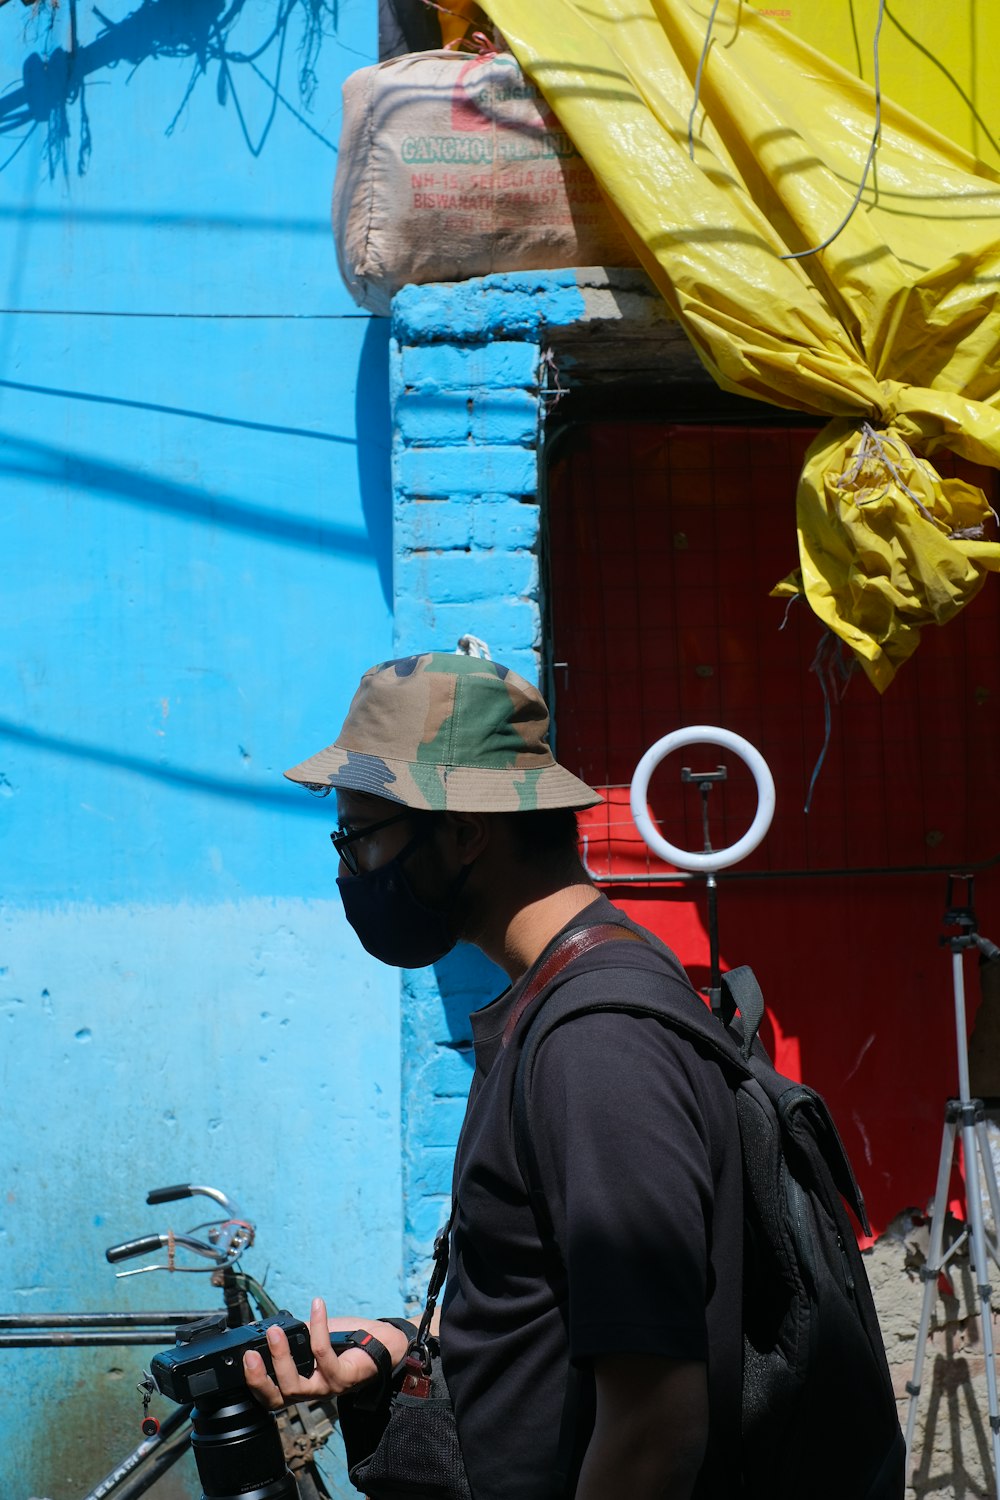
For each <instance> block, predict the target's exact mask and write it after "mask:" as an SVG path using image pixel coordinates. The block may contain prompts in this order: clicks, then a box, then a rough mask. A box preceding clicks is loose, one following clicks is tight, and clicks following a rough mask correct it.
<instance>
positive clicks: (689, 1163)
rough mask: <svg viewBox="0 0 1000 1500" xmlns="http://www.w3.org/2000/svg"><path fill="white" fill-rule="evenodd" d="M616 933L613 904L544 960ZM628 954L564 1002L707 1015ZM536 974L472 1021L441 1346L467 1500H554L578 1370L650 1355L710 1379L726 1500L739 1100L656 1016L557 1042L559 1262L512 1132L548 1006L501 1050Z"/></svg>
mask: <svg viewBox="0 0 1000 1500" xmlns="http://www.w3.org/2000/svg"><path fill="white" fill-rule="evenodd" d="M606 922H618V923H621V924H622V925H625V926H633V924H632V923H630V922H628V920H627V918H625V917H624V915H623V914H622V913H621V912H619V911H618V910H617V909H616V908H615V907H614V906H612V905H611V903H610V902H609V901H607V900H606V899H605V898H604V897H600V898H598V899H597V900H595V901H594V903H593V904H592V905H591V906H588V907H587V908H586V910H585V911H584V912H582V913H581V914H580V915H579V916H578V917H577V918H576V919H575V920H574V921H573V922H571V923H569V924H568V925H567V927H566V928H565V929H564V930H563V932H562V933H560V934H559V935H558V937H557V938H556V939H554V941H553V944H552V945H550V947H551V946H554V945H555V943H556V942H558V940H559V938H561V937H563V936H564V935H565V934H566V933H567V932H570V931H574V930H576V929H577V928H581V927H589V926H592V925H595V924H597V923H606ZM635 930H637V931H642V929H641V928H638V929H635ZM651 941H653V942H654V943H655V941H656V940H655V939H651ZM625 946H626V945H624V944H613V945H612V944H609V945H607V947H605V948H602V949H597V950H595V953H596V954H599V955H601V957H600V959H599V960H595V955H594V954H590V955H588V956H587V957H584V958H581V959H578V960H576V961H575V962H574V965H573V970H572V974H571V975H570V977H568V978H566V979H565V980H563V981H562V987H563V989H564V991H565V989H566V988H568V987H569V986H572V987H573V990H574V993H575V994H578V995H579V996H580V998H581V999H583V1000H586V999H587V998H588V997H590V996H593V997H594V998H598V997H601V996H604V997H607V995H608V993H609V986H610V987H613V988H614V989H615V990H616V991H617V997H618V998H623V997H627V998H634V999H636V1000H638V997H639V994H640V988H641V986H642V985H644V984H647V983H655V984H658V985H663V984H664V983H666V984H674V985H676V986H677V987H678V989H679V990H680V991H682V992H683V994H684V997H685V1002H689V1003H690V1004H692V1005H700V1004H702V1003H703V1002H702V1001H701V1000H700V999H699V998H698V997H697V996H696V995H695V994H694V992H693V990H692V989H691V986H690V984H689V982H688V980H687V978H686V976H685V975H684V971H683V969H682V968H681V966H680V964H679V963H678V962H677V960H676V959H675V958H673V955H670V958H671V960H672V964H673V965H674V966H675V971H674V974H673V977H671V975H670V973H669V972H667V973H665V974H664V975H661V976H651V975H648V974H646V973H644V972H642V971H639V970H637V969H635V968H632V969H629V968H628V966H627V964H628V960H627V954H622V953H621V950H622V949H624V948H625ZM611 948H614V949H616V950H618V952H619V954H621V958H620V969H619V971H618V972H617V973H616V968H615V966H614V965H615V963H616V960H615V959H614V958H612V957H609V950H610V949H611ZM547 951H549V950H547ZM664 951H666V950H664ZM528 977H529V976H527V975H526V976H524V978H523V979H521V980H520V981H519V982H518V983H517V984H516V985H514V986H513V987H512V988H511V989H509V990H508V991H506V993H505V994H503V995H501V996H500V998H499V999H497V1000H494V1001H493V1002H492V1004H490V1005H488V1006H486V1007H485V1008H484V1009H483V1010H481V1011H478V1012H476V1013H475V1014H474V1015H473V1017H472V1028H473V1038H474V1042H475V1053H476V1071H475V1076H474V1078H473V1083H472V1089H471V1092H470V1097H469V1104H468V1109H467V1112H466V1117H465V1123H464V1125H463V1127H462V1133H461V1136H460V1139H459V1145H458V1155H457V1159H456V1170H455V1193H456V1199H457V1212H456V1216H455V1223H454V1227H453V1232H452V1251H451V1262H450V1269H449V1275H448V1285H447V1289H446V1293H445V1299H444V1306H443V1316H442V1339H441V1344H442V1357H443V1361H444V1369H445V1375H446V1377H447V1380H448V1386H449V1390H450V1392H451V1397H452V1401H453V1403H454V1407H455V1415H456V1420H457V1423H458V1429H459V1436H460V1438H461V1443H462V1451H463V1454H464V1456H465V1463H466V1469H467V1472H468V1475H469V1482H470V1484H471V1486H472V1491H473V1495H474V1496H475V1500H549V1496H550V1495H551V1475H552V1471H553V1468H554V1465H555V1462H556V1456H557V1451H558V1446H559V1425H560V1420H561V1417H562V1411H563V1401H564V1394H565V1386H566V1374H567V1370H568V1366H569V1361H570V1360H571V1359H572V1360H573V1361H576V1362H579V1364H580V1365H581V1366H583V1367H584V1369H586V1367H587V1364H588V1362H589V1361H590V1360H591V1359H592V1358H593V1357H594V1356H595V1355H601V1354H612V1353H645V1354H654V1355H660V1356H664V1357H668V1358H677V1359H686V1360H703V1361H705V1362H706V1363H707V1366H708V1385H709V1408H710V1419H709V1420H710V1430H709V1444H708V1453H707V1457H706V1461H705V1465H704V1467H703V1470H702V1474H701V1477H700V1480H699V1484H698V1488H697V1490H696V1494H697V1495H698V1497H699V1500H732V1497H733V1496H734V1495H736V1494H737V1493H738V1490H739V1481H738V1474H739V1431H740V1388H741V1378H742V1377H741V1372H742V1328H741V1320H740V1307H741V1269H742V1264H741V1255H742V1224H743V1197H742V1191H743V1190H742V1168H741V1158H740V1150H739V1138H738V1133H737V1124H736V1111H735V1104H734V1100H733V1096H732V1092H731V1090H730V1088H729V1086H728V1084H727V1083H726V1080H725V1078H724V1077H723V1075H722V1072H721V1070H720V1068H719V1066H718V1065H717V1063H715V1062H714V1061H712V1060H711V1059H710V1058H709V1057H708V1056H707V1055H703V1054H702V1053H701V1051H700V1049H699V1048H698V1047H697V1046H696V1045H694V1044H693V1043H692V1042H690V1041H688V1040H685V1039H684V1038H682V1037H680V1036H679V1035H678V1034H677V1033H676V1032H675V1031H673V1030H672V1029H671V1028H670V1027H669V1026H667V1025H665V1024H664V1023H662V1022H661V1021H659V1020H657V1019H656V1018H654V1017H650V1016H640V1015H635V1014H629V1013H620V1012H616V1013H600V1014H591V1015H586V1016H577V1017H574V1018H572V1019H571V1020H570V1021H568V1022H567V1023H566V1024H564V1025H561V1026H559V1027H558V1028H557V1029H556V1030H554V1031H553V1032H552V1033H551V1034H550V1035H549V1036H548V1037H546V1038H545V1040H544V1041H543V1042H542V1044H541V1046H540V1048H539V1050H538V1055H537V1060H536V1065H535V1072H534V1077H533V1081H532V1088H531V1098H530V1122H531V1136H532V1141H533V1144H534V1149H535V1154H536V1157H537V1160H538V1167H539V1172H540V1176H541V1180H542V1185H543V1187H544V1189H545V1196H546V1202H547V1205H548V1209H549V1214H550V1216H551V1220H552V1226H553V1230H554V1233H555V1238H556V1242H557V1245H558V1248H559V1258H558V1259H557V1258H555V1257H554V1256H553V1254H552V1250H551V1246H547V1245H546V1244H545V1243H544V1241H543V1239H542V1238H541V1237H540V1235H539V1231H538V1228H537V1225H536V1221H535V1217H534V1214H533V1212H532V1208H531V1205H530V1202H529V1199H528V1194H527V1191H526V1188H525V1184H524V1180H523V1177H522V1174H521V1172H520V1170H519V1167H518V1164H517V1159H516V1155H515V1149H514V1140H513V1134H512V1125H511V1100H512V1095H513V1087H514V1074H515V1071H516V1067H517V1062H518V1058H519V1055H520V1048H521V1044H522V1043H523V1040H524V1036H525V1033H526V1030H527V1028H528V1026H529V1025H530V1023H531V1021H532V1019H533V1017H534V1016H535V1015H536V1014H537V1013H538V1010H539V1007H540V1006H542V1005H544V1003H545V998H546V991H543V992H542V994H541V995H540V996H539V997H538V998H537V999H536V1000H535V1001H534V1002H533V1003H532V1004H531V1005H529V1007H528V1009H527V1011H526V1013H525V1015H524V1016H523V1017H522V1018H521V1020H520V1021H519V1022H518V1025H517V1028H516V1029H515V1031H514V1034H513V1037H512V1039H511V1042H510V1045H509V1046H508V1047H506V1048H504V1047H502V1045H501V1036H502V1033H503V1029H504V1026H505V1024H506V1021H507V1018H508V1016H509V1015H510V1012H511V1010H512V1009H513V1007H514V1006H515V1005H516V1003H517V999H518V996H519V995H520V993H521V992H522V990H523V988H524V985H525V983H526V982H527V980H528ZM560 1262H561V1263H560ZM581 1420H582V1421H586V1416H585V1415H584V1416H581ZM585 1436H586V1434H584V1437H585Z"/></svg>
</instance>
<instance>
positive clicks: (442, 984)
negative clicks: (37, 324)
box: [390, 271, 583, 1302]
mask: <svg viewBox="0 0 1000 1500" xmlns="http://www.w3.org/2000/svg"><path fill="white" fill-rule="evenodd" d="M582 312H583V298H582V294H581V292H580V290H579V288H578V286H577V279H576V276H575V274H574V272H572V271H555V272H530V273H523V272H521V273H514V274H510V275H502V276H487V277H482V278H477V279H476V280H472V281H466V282H461V283H458V284H457V285H449V286H424V287H416V286H410V287H405V288H404V289H403V291H401V292H400V293H399V295H398V296H397V297H396V298H395V301H394V303H393V312H392V338H391V344H390V361H391V389H392V408H393V423H392V428H393V491H394V493H393V525H394V547H393V555H394V570H395V571H394V578H393V599H394V619H395V643H396V648H397V651H398V653H399V654H400V655H405V654H406V653H408V652H410V651H421V650H428V649H432V650H439V651H454V650H455V649H456V646H457V643H458V640H459V637H460V636H463V635H466V634H470V635H474V636H478V637H479V638H480V639H481V640H483V641H485V642H486V643H487V644H488V645H489V648H490V652H491V654H492V655H493V656H494V657H495V658H496V659H497V660H498V661H502V662H505V663H506V665H507V666H510V667H513V668H514V670H515V671H518V672H520V673H521V675H522V676H524V677H527V678H528V679H529V680H530V681H532V682H537V681H538V677H539V667H540V653H541V646H542V628H541V600H540V597H539V560H538V554H539V530H540V526H539V521H540V518H539V485H538V474H539V450H540V441H541V432H542V422H541V415H542V413H541V406H542V403H541V399H540V384H539V382H540V370H541V366H542V353H543V349H544V346H545V341H546V336H547V332H546V331H547V330H548V329H550V328H552V327H554V326H563V325H566V324H570V323H574V322H576V321H577V320H578V319H579V318H580V316H581V315H582ZM505 984H506V979H505V976H504V975H503V974H501V973H500V971H499V970H497V969H495V968H494V967H493V965H492V964H489V963H488V962H487V961H486V960H484V959H483V958H481V957H480V955H479V954H478V953H476V952H475V951H474V950H470V949H468V948H460V949H458V950H456V952H455V953H453V954H451V955H449V957H448V958H446V959H445V960H444V961H443V962H442V963H440V964H437V965H435V966H434V968H432V969H422V970H419V971H414V972H410V973H407V974H405V975H404V976H403V1006H402V1014H403V1020H402V1057H403V1063H402V1067H403V1080H402V1100H403V1124H402V1129H403V1142H402V1145H403V1192H404V1214H405V1249H404V1280H405V1288H404V1290H405V1293H406V1295H407V1297H408V1299H409V1300H410V1301H411V1302H412V1301H416V1300H417V1299H419V1298H420V1297H421V1296H422V1293H423V1289H424V1281H425V1278H426V1268H427V1262H428V1256H429V1253H430V1249H431V1245H432V1243H433V1239H434V1235H435V1233H436V1232H437V1230H438V1228H439V1227H440V1225H441V1224H442V1223H443V1222H444V1220H445V1218H446V1216H447V1211H448V1202H449V1197H450V1192H451V1171H452V1162H453V1158H454V1152H455V1143H456V1140H457V1137H458V1130H459V1127H460V1125H461V1121H462V1114H463V1112H464V1109H465V1099H466V1095H467V1093H468V1088H469V1083H470V1081H471V1077H472V1063H471V1055H470V1052H469V1050H468V1038H469V1024H468V1016H469V1012H470V1010H473V1009H475V1008H476V1006H478V1005H481V1004H483V1003H484V1001H486V1000H488V999H490V998H491V997H492V996H493V995H496V994H498V993H499V992H500V991H501V990H502V989H503V988H504V986H505Z"/></svg>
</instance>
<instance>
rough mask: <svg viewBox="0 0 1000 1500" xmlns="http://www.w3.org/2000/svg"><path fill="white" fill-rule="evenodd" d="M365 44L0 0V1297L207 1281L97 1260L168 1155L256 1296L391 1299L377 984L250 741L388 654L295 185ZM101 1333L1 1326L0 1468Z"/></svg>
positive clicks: (331, 711)
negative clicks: (247, 1247) (233, 1219)
mask: <svg viewBox="0 0 1000 1500" xmlns="http://www.w3.org/2000/svg"><path fill="white" fill-rule="evenodd" d="M311 15H312V16H313V19H315V18H316V17H318V19H319V21H320V23H321V30H322V35H319V34H318V33H317V32H316V30H315V26H314V24H313V21H311V20H310V16H311ZM310 42H311V43H313V44H314V45H313V47H312V52H311V53H310V50H309V44H310ZM316 44H318V45H316ZM304 48H305V50H304ZM375 50H376V5H375V0H353V3H352V0H326V3H325V5H322V6H319V7H318V8H317V7H313V6H309V7H307V5H306V3H305V0H282V3H279V0H269V3H266V4H265V3H252V0H243V3H241V0H236V3H235V4H233V5H231V6H229V7H226V6H223V5H220V4H215V3H214V0H143V3H142V4H140V5H138V6H135V5H134V4H133V5H130V4H129V3H120V0H119V3H115V0H107V3H105V4H103V5H102V6H101V8H100V14H98V11H97V10H96V9H94V8H92V7H90V6H87V7H84V6H83V5H81V4H77V3H76V0H62V3H61V4H60V6H59V7H58V8H57V9H53V8H52V6H51V4H50V3H49V0H40V4H39V5H38V7H37V8H36V9H35V11H31V10H26V9H25V8H24V7H22V6H20V5H10V6H9V7H4V8H3V9H0V58H2V59H3V62H2V64H0V90H2V92H0V222H2V224H3V233H2V237H0V307H2V316H0V526H2V532H0V534H2V537H3V569H2V572H3V587H2V590H0V838H2V850H3V853H2V876H0V1017H2V1021H3V1025H2V1029H0V1035H2V1049H0V1070H2V1091H0V1100H2V1110H3V1121H4V1125H3V1132H4V1133H3V1140H4V1162H5V1171H4V1178H5V1181H4V1194H3V1201H2V1204H0V1305H2V1309H3V1310H8V1311H19V1312H20V1311H23V1312H27V1313H31V1312H41V1311H50V1310H58V1309H67V1310H68V1309H76V1310H84V1309H90V1310H99V1309H101V1308H105V1307H124V1306H127V1305H130V1304H131V1305H134V1306H146V1307H148V1306H159V1307H163V1306H170V1305H188V1306H192V1305H194V1306H206V1305H211V1300H212V1299H211V1295H210V1289H209V1287H208V1286H207V1283H206V1280H205V1279H204V1278H192V1277H189V1278H181V1277H174V1278H172V1279H169V1280H168V1278H166V1277H165V1276H161V1277H157V1278H154V1277H145V1278H139V1280H138V1281H132V1282H119V1283H116V1282H115V1280H114V1277H113V1274H112V1271H111V1269H110V1268H109V1267H108V1266H107V1265H106V1264H105V1262H104V1259H103V1250H104V1247H105V1246H106V1245H107V1244H108V1243H110V1242H112V1241H114V1240H117V1239H123V1238H126V1237H128V1236H130V1235H131V1234H133V1233H136V1232H139V1231H143V1230H152V1229H165V1228H166V1227H167V1225H168V1223H170V1222H171V1218H172V1219H173V1223H174V1225H175V1227H178V1228H183V1227H185V1225H186V1224H188V1223H190V1222H191V1221H192V1220H195V1219H197V1218H198V1217H200V1215H199V1213H198V1212H197V1211H194V1210H193V1209H188V1210H185V1209H184V1208H183V1207H182V1208H181V1209H180V1210H179V1211H175V1213H174V1215H171V1214H169V1213H168V1212H167V1211H165V1210H162V1209H161V1210H156V1211H154V1210H151V1209H147V1208H146V1207H145V1205H144V1196H145V1191H146V1189H147V1188H148V1187H149V1186H151V1185H156V1184H160V1183H168V1182H173V1181H178V1180H185V1179H194V1180H199V1181H202V1182H208V1183H213V1184H218V1185H220V1186H222V1187H224V1188H226V1189H227V1190H228V1191H230V1192H231V1193H232V1194H233V1195H234V1196H235V1197H236V1199H237V1200H238V1202H239V1203H240V1204H241V1206H242V1207H243V1208H244V1209H245V1211H246V1212H247V1213H248V1214H250V1215H251V1216H252V1217H253V1218H254V1219H255V1221H256V1222H257V1225H258V1232H259V1244H258V1246H257V1247H255V1248H254V1249H253V1250H252V1251H251V1252H250V1253H249V1255H248V1256H247V1258H246V1265H247V1269H250V1270H255V1271H256V1272H257V1273H258V1274H260V1275H262V1274H263V1273H264V1271H265V1270H266V1269H267V1268H268V1267H270V1285H271V1286H272V1288H273V1289H274V1291H275V1293H276V1295H277V1296H278V1298H279V1300H280V1301H281V1302H283V1303H284V1304H285V1305H288V1306H290V1307H292V1308H293V1309H295V1310H296V1311H299V1310H302V1309H304V1308H307V1307H308V1298H309V1296H310V1295H311V1294H312V1293H313V1292H314V1291H324V1292H326V1293H327V1294H328V1295H329V1297H330V1298H331V1300H332V1302H333V1303H335V1304H336V1305H338V1306H342V1307H344V1308H352V1309H354V1308H356V1309H359V1310H368V1311H369V1312H371V1311H384V1310H386V1307H387V1305H388V1306H394V1305H397V1304H398V1300H399V1296H400V1278H401V1248H400V1246H401V1240H400V1192H401V1177H400V1151H399V1140H400V1088H399V1075H400V1061H399V985H398V980H397V978H396V976H395V975H394V974H393V973H392V972H391V971H388V970H385V969H382V968H380V967H379V966H378V965H376V964H374V963H372V962H370V961H369V960H368V959H367V957H366V956H365V955H364V954H363V953H361V952H360V950H359V949H358V947H357V945H356V943H355V941H354V939H353V935H352V934H351V933H350V931H349V929H347V928H346V926H345V923H344V921H343V917H342V914H341V911H340V905H339V901H338V900H337V897H336V891H335V888H334V877H335V873H336V870H335V863H334V858H333V855H332V851H331V850H330V846H329V843H328V840H327V837H326V835H327V831H328V828H329V827H330V826H332V823H333V821H334V815H333V808H332V806H331V804H329V803H324V802H317V801H315V800H314V799H311V798H309V797H308V796H307V795H306V794H304V793H303V792H302V791H301V790H298V789H296V788H293V787H291V786H290V785H288V784H287V783H283V781H282V778H281V775H280V772H281V770H282V768H283V767H285V766H287V765H289V764H291V763H292V762H293V761H295V760H297V759H299V758H301V757H302V756H303V755H305V754H307V753H310V752H311V751H313V750H315V749H317V748H319V747H320V746H321V745H323V744H325V743H327V742H328V740H329V739H330V738H332V736H333V734H334V732H335V730H336V728H337V726H338V724H339V721H340V718H341V716H342V712H343V709H344V705H345V702H346V700H347V698H348V697H349V695H350V692H351V691H352V690H353V687H354V685H355V683H356V681H357V678H358V676H359V675H360V673H361V671H362V670H363V669H364V668H365V667H366V666H367V665H369V664H370V662H371V661H373V660H376V659H379V658H380V657H384V656H388V655H389V654H391V647H392V626H391V502H390V480H389V458H390V455H389V448H390V442H389V432H390V425H389V395H388V374H387V368H388V360H387V341H388V327H387V325H386V324H385V323H384V322H374V321H372V320H371V319H370V318H368V317H367V316H366V315H364V314H361V313H359V312H358V310H357V309H356V308H355V307H354V306H353V305H352V304H351V303H350V301H349V299H348V297H347V294H346V292H345V291H344V289H343V288H342V285H341V283H340V280H339V277H338V274H337V270H336V262H335V258H334V252H333V244H332V240H331V235H330V228H329V214H328V205H329V198H330V191H331V187H332V182H333V175H334V169H335V164H336V143H337V137H338V131H339V116H340V83H341V81H342V79H343V77H344V76H345V75H346V74H347V73H348V72H350V71H352V70H353V69H354V68H356V67H360V66H362V65H364V64H365V63H367V62H369V61H371V60H372V59H373V57H374V53H375ZM310 58H311V61H312V67H313V72H314V77H313V79H312V80H310V79H308V78H306V79H304V80H303V79H302V78H300V72H301V70H302V67H303V64H304V63H308V62H309V61H310ZM141 1364H142V1356H141V1355H135V1356H132V1355H123V1354H121V1353H117V1354H114V1355H111V1354H106V1353H90V1352H86V1353H85V1352H81V1351H71V1352H64V1353H58V1354H40V1353H35V1352H31V1353H27V1354H22V1353H11V1352H8V1351H2V1350H0V1371H2V1380H3V1387H4V1401H3V1403H2V1405H0V1494H2V1495H3V1496H4V1497H5V1500H27V1497H28V1496H34V1495H37V1496H42V1495H45V1496H51V1497H53V1500H63V1497H68V1496H71V1495H79V1494H80V1493H81V1492H83V1491H84V1490H85V1489H86V1487H87V1484H88V1483H93V1482H95V1481H96V1479H97V1478H98V1477H99V1476H100V1474H102V1473H103V1472H104V1469H105V1468H106V1467H110V1461H111V1458H112V1457H113V1456H114V1450H115V1445H117V1448H118V1451H119V1452H120V1451H121V1450H122V1449H123V1448H124V1447H125V1445H126V1435H127V1437H128V1438H129V1439H130V1440H134V1438H135V1437H136V1436H137V1420H138V1416H139V1414H140V1408H139V1402H138V1398H137V1397H136V1396H135V1394H134V1389H133V1388H134V1377H135V1376H136V1373H137V1371H138V1370H139V1369H140V1368H141ZM161 1415H163V1413H162V1412H161ZM197 1492H198V1491H197V1488H196V1485H195V1481H194V1477H193V1469H188V1470H187V1471H186V1472H185V1474H184V1475H181V1476H178V1477H177V1478H176V1479H171V1480H169V1481H163V1482H162V1484H161V1486H160V1487H159V1488H158V1489H157V1491H156V1494H157V1495H158V1496H162V1497H163V1500H168V1497H171V1496H174V1495H177V1496H187V1495H194V1494H196V1493H197Z"/></svg>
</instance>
